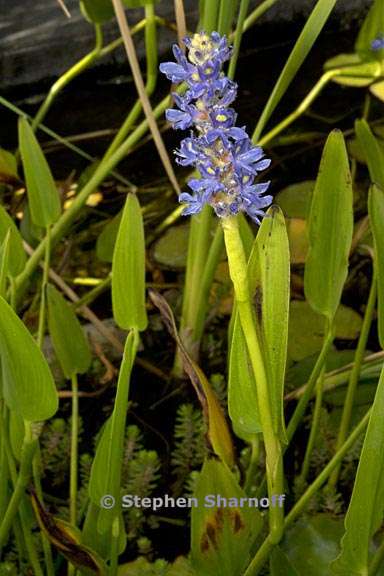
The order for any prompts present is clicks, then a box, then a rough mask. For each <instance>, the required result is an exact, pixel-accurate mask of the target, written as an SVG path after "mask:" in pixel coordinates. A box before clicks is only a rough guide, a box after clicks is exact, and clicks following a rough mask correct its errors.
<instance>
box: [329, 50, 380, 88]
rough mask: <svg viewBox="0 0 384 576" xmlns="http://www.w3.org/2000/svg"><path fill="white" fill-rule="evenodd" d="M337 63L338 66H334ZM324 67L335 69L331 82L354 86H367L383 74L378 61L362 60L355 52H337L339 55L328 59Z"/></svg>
mask: <svg viewBox="0 0 384 576" xmlns="http://www.w3.org/2000/svg"><path fill="white" fill-rule="evenodd" d="M348 57H349V58H348ZM347 60H349V62H350V63H349V64H346V62H347ZM338 63H340V66H337V65H336V66H334V65H335V64H338ZM324 68H325V70H335V73H334V75H333V76H332V81H333V82H336V83H337V84H341V85H343V86H353V87H355V88H362V87H364V86H369V85H370V84H372V82H374V81H375V80H377V79H378V78H381V77H382V75H383V74H382V69H381V65H380V63H379V62H377V61H376V60H371V61H369V62H366V61H364V62H363V61H361V60H360V58H359V56H358V55H356V54H339V56H336V57H335V58H331V59H330V60H328V61H327V62H326V64H325V66H324Z"/></svg>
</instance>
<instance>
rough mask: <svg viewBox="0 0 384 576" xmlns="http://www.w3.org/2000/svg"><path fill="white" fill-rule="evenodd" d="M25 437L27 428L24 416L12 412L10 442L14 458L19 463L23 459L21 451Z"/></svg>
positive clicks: (10, 417) (10, 413) (10, 415)
mask: <svg viewBox="0 0 384 576" xmlns="http://www.w3.org/2000/svg"><path fill="white" fill-rule="evenodd" d="M24 435H25V426H24V420H23V418H22V416H21V415H20V414H19V413H18V412H15V411H14V410H11V411H10V412H9V440H10V443H11V448H12V452H13V455H14V457H15V458H16V460H17V461H18V462H20V458H21V449H22V446H23V440H24Z"/></svg>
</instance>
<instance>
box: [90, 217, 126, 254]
mask: <svg viewBox="0 0 384 576" xmlns="http://www.w3.org/2000/svg"><path fill="white" fill-rule="evenodd" d="M122 215H123V212H122V211H121V212H119V213H118V214H116V216H115V217H114V218H112V220H109V221H108V222H107V224H106V225H105V226H104V228H103V230H102V231H101V234H100V235H99V237H98V238H97V242H96V254H97V257H98V258H100V260H102V261H103V262H112V260H113V251H114V249H115V244H116V238H117V234H118V231H119V227H120V222H121V217H122Z"/></svg>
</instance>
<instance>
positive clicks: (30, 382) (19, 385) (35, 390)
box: [0, 297, 58, 421]
mask: <svg viewBox="0 0 384 576" xmlns="http://www.w3.org/2000/svg"><path fill="white" fill-rule="evenodd" d="M0 358H1V369H2V383H3V396H4V400H5V402H6V404H7V406H8V407H9V408H10V409H11V410H15V411H16V412H19V414H21V416H22V417H23V418H24V419H25V420H30V421H38V420H47V419H48V418H50V417H51V416H53V415H54V414H55V412H56V410H57V407H58V396H57V392H56V388H55V384H54V381H53V378H52V374H51V371H50V369H49V367H48V364H47V361H46V359H45V358H44V356H43V354H42V353H41V351H40V349H39V347H38V346H37V344H36V342H35V340H34V339H33V338H32V335H31V334H30V333H29V331H28V330H27V328H26V327H25V326H24V324H23V322H22V321H21V320H20V318H18V316H17V315H16V314H15V312H14V311H13V310H12V308H11V307H10V306H9V304H7V302H6V301H5V300H4V298H1V297H0Z"/></svg>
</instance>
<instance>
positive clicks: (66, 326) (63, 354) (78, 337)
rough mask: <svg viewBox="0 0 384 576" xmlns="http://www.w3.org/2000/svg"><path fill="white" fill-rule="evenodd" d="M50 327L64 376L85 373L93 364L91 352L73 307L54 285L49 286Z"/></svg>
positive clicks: (68, 376)
mask: <svg viewBox="0 0 384 576" xmlns="http://www.w3.org/2000/svg"><path fill="white" fill-rule="evenodd" d="M47 303H48V327H49V333H50V335H51V338H52V343H53V347H54V350H55V353H56V356H57V359H58V360H59V362H60V365H61V368H62V370H63V373H64V376H65V377H66V378H68V379H69V378H71V377H72V376H74V375H75V374H84V372H86V371H87V370H88V369H89V366H90V364H91V360H92V357H91V352H90V350H89V344H88V341H87V338H86V336H85V334H84V331H83V328H82V327H81V324H80V322H79V320H78V319H77V316H76V314H75V312H74V311H73V308H71V306H70V305H69V304H68V303H67V301H66V300H65V298H64V297H63V296H62V295H61V294H60V292H58V291H57V290H56V288H55V287H54V286H52V285H51V284H49V285H48V286H47Z"/></svg>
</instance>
